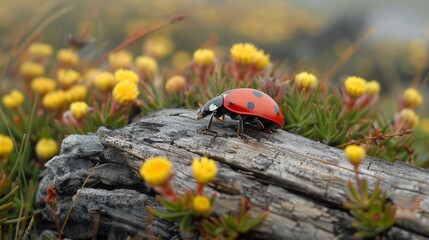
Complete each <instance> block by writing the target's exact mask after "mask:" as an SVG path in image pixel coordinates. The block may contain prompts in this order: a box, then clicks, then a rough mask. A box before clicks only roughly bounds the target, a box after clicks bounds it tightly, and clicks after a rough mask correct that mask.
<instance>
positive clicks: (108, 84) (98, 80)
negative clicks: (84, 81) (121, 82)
mask: <svg viewBox="0 0 429 240" xmlns="http://www.w3.org/2000/svg"><path fill="white" fill-rule="evenodd" d="M115 83H116V81H115V77H114V76H113V74H111V73H110V72H101V73H99V74H97V75H96V76H95V79H94V85H95V87H96V88H98V89H100V90H101V91H103V92H107V91H110V90H112V88H113V86H115Z"/></svg>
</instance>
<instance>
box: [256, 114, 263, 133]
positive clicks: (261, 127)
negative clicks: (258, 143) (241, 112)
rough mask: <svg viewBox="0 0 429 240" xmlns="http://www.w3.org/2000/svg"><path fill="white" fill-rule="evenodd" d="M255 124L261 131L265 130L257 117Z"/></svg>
mask: <svg viewBox="0 0 429 240" xmlns="http://www.w3.org/2000/svg"><path fill="white" fill-rule="evenodd" d="M255 122H256V125H257V127H258V129H259V130H261V129H264V128H265V126H264V124H263V123H262V122H261V121H259V118H257V117H255Z"/></svg>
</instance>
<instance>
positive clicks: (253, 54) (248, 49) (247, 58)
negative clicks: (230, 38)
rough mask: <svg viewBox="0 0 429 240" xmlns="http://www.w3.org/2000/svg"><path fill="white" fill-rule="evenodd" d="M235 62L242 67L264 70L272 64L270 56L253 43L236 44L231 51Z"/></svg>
mask: <svg viewBox="0 0 429 240" xmlns="http://www.w3.org/2000/svg"><path fill="white" fill-rule="evenodd" d="M230 53H231V57H232V59H233V61H234V62H236V63H237V64H242V65H254V66H255V67H256V69H258V70H262V69H264V68H265V67H267V66H268V65H269V64H270V55H268V54H265V53H264V51H262V50H259V49H257V48H256V47H255V45H253V44H251V43H236V44H234V45H233V46H232V48H231V49H230Z"/></svg>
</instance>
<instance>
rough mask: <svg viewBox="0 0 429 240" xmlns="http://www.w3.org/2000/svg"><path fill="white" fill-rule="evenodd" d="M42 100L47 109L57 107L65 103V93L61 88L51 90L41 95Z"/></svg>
mask: <svg viewBox="0 0 429 240" xmlns="http://www.w3.org/2000/svg"><path fill="white" fill-rule="evenodd" d="M42 102H43V106H44V107H45V108H47V109H53V110H54V109H59V108H61V107H63V106H64V104H65V103H66V94H65V92H64V91H62V90H57V91H52V92H49V93H47V94H46V95H45V96H44V97H43V101H42Z"/></svg>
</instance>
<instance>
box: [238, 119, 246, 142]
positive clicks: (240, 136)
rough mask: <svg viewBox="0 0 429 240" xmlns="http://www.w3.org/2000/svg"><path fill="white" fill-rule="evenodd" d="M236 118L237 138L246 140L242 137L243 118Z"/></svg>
mask: <svg viewBox="0 0 429 240" xmlns="http://www.w3.org/2000/svg"><path fill="white" fill-rule="evenodd" d="M237 116H238V128H237V136H238V138H240V139H241V140H246V139H247V137H246V136H244V135H243V131H244V122H243V118H242V117H241V115H240V114H238V115H237Z"/></svg>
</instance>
